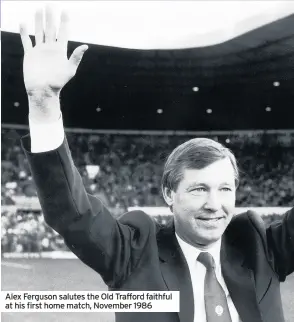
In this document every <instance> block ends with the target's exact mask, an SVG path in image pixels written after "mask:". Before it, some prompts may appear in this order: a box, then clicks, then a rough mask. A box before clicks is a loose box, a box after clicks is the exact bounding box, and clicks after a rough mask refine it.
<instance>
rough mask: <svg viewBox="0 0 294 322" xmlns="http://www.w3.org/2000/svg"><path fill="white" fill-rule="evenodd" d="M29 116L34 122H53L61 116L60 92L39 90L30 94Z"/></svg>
mask: <svg viewBox="0 0 294 322" xmlns="http://www.w3.org/2000/svg"><path fill="white" fill-rule="evenodd" d="M28 102H29V117H30V119H31V120H32V121H33V122H38V123H52V122H55V121H57V120H58V119H59V117H60V113H61V111H60V102H59V94H53V93H49V92H44V91H38V92H34V93H30V94H28Z"/></svg>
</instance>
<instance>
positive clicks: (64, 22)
mask: <svg viewBox="0 0 294 322" xmlns="http://www.w3.org/2000/svg"><path fill="white" fill-rule="evenodd" d="M68 22H69V17H68V15H67V14H66V12H64V11H62V13H61V18H60V26H59V31H58V37H57V41H58V42H59V43H61V44H63V45H65V46H67V42H68Z"/></svg>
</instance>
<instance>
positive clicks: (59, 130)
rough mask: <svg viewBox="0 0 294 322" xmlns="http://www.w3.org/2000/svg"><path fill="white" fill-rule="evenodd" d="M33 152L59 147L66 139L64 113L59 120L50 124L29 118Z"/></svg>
mask: <svg viewBox="0 0 294 322" xmlns="http://www.w3.org/2000/svg"><path fill="white" fill-rule="evenodd" d="M29 125H30V135H31V152H33V153H40V152H47V151H51V150H55V149H57V148H58V147H59V146H60V145H61V144H62V142H63V140H64V128H63V120H62V114H61V113H60V117H59V119H58V121H56V122H52V123H49V124H43V123H35V122H34V121H33V120H32V119H31V118H29Z"/></svg>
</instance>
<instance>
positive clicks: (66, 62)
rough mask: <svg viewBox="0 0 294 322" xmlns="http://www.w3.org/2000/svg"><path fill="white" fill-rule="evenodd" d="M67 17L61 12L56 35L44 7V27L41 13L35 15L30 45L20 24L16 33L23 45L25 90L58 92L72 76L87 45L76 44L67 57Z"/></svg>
mask: <svg viewBox="0 0 294 322" xmlns="http://www.w3.org/2000/svg"><path fill="white" fill-rule="evenodd" d="M67 29H68V17H67V15H66V14H65V13H62V15H61V22H60V28H59V32H58V38H57V39H56V27H55V25H54V21H53V14H52V11H51V9H50V8H46V27H45V30H44V28H43V12H42V11H37V12H36V15H35V39H36V45H35V46H34V47H33V46H32V42H31V39H30V37H29V35H28V33H27V30H26V28H25V26H24V25H21V27H20V35H21V40H22V44H23V48H24V61H23V75H24V83H25V87H26V90H27V92H28V93H30V92H34V91H40V90H42V91H44V90H50V91H53V92H55V93H59V92H60V91H61V89H62V88H63V86H64V85H65V84H66V83H67V82H68V81H69V80H70V79H71V78H72V77H73V76H74V75H75V73H76V70H77V68H78V65H79V63H80V62H81V59H82V57H83V54H84V52H85V51H86V50H87V48H88V46H87V45H82V46H79V47H78V48H76V49H75V50H74V52H73V53H72V55H71V57H70V58H69V59H67V43H68V30H67Z"/></svg>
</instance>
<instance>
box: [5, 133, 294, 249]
mask: <svg viewBox="0 0 294 322" xmlns="http://www.w3.org/2000/svg"><path fill="white" fill-rule="evenodd" d="M26 133H27V131H25V130H13V129H6V128H2V130H1V134H2V135H1V140H2V144H1V152H2V163H1V170H2V176H1V203H2V205H15V204H16V201H15V200H16V199H17V197H21V196H26V197H27V198H30V197H35V196H36V190H35V187H34V183H33V181H32V178H31V176H30V170H29V167H28V164H27V161H26V158H25V156H24V153H23V151H22V149H21V146H20V140H19V138H20V137H21V136H22V135H24V134H26ZM205 136H206V137H209V138H212V139H214V140H217V141H219V142H221V143H223V144H225V145H226V146H227V147H228V148H230V149H231V150H232V151H233V153H234V154H235V155H236V157H237V160H238V163H239V167H240V169H241V180H240V186H239V188H238V193H237V201H236V204H237V206H240V207H248V206H254V207H263V206H267V207H276V206H283V207H289V206H293V200H294V166H293V164H294V133H291V132H285V133H281V134H265V133H253V132H252V133H243V134H242V133H238V134H235V133H231V134H230V135H227V134H226V135H218V136H215V135H209V134H208V135H205ZM190 138H192V136H188V135H164V134H162V135H146V134H144V135H139V134H138V135H134V134H132V135H130V134H96V133H90V134H87V133H73V132H67V139H68V142H69V146H70V148H71V152H72V156H73V159H74V161H75V164H76V166H77V167H78V169H79V171H80V173H81V175H82V178H83V181H84V184H85V187H86V189H87V191H88V192H89V193H91V194H94V195H96V196H98V197H99V198H100V199H102V200H103V202H104V203H105V204H106V205H107V206H108V207H110V208H112V209H116V210H117V212H118V213H123V212H125V211H126V210H127V209H128V207H131V206H165V203H164V200H163V198H162V196H161V190H160V180H161V174H162V170H163V164H164V161H165V159H166V158H167V156H168V155H169V153H170V152H171V151H172V150H173V148H175V147H176V146H177V145H179V144H180V143H182V142H184V141H186V140H188V139H190ZM42 218H43V217H42V216H40V215H39V214H37V213H34V212H32V211H31V212H30V211H27V212H20V211H19V210H18V211H17V213H15V212H11V211H3V210H2V221H1V222H2V241H1V243H2V252H3V251H18V252H25V251H35V252H36V251H38V252H39V251H44V250H55V249H62V248H64V245H63V243H62V240H61V239H60V237H59V236H58V235H57V234H56V233H54V232H53V231H52V230H51V229H49V228H48V227H47V226H46V225H45V224H44V221H43V219H42ZM36 240H38V241H39V242H38V243H37V242H36Z"/></svg>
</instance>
